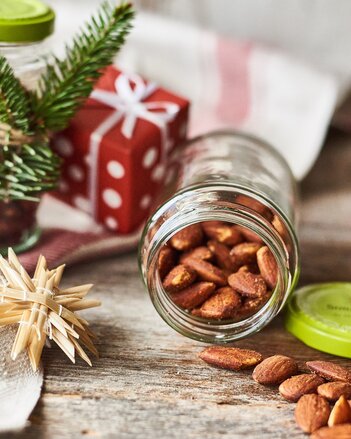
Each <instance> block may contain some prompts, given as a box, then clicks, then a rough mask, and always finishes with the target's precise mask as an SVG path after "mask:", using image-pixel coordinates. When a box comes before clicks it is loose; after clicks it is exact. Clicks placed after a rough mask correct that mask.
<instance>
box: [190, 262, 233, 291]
mask: <svg viewBox="0 0 351 439" xmlns="http://www.w3.org/2000/svg"><path fill="white" fill-rule="evenodd" d="M184 263H185V264H186V266H187V267H189V268H191V269H192V270H194V271H195V272H196V273H197V274H198V276H199V277H200V278H201V279H202V280H205V281H207V282H214V283H215V284H216V285H219V286H221V287H223V286H225V285H226V284H227V278H226V276H225V274H224V273H223V271H222V270H221V269H220V268H218V267H216V266H215V265H213V264H211V263H210V262H206V261H201V260H200V259H195V258H187V259H186V260H185V261H184Z"/></svg>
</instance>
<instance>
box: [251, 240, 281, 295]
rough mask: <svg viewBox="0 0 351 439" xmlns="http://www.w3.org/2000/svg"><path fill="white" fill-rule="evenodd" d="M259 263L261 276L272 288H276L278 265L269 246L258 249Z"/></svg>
mask: <svg viewBox="0 0 351 439" xmlns="http://www.w3.org/2000/svg"><path fill="white" fill-rule="evenodd" d="M256 256H257V265H258V268H259V269H260V273H261V276H262V277H263V279H264V280H265V282H266V284H267V285H268V287H269V288H271V289H272V290H273V289H274V288H275V286H276V284H277V279H278V267H277V263H276V260H275V258H274V256H273V255H272V252H271V251H270V250H269V248H268V247H267V246H264V247H261V248H260V249H259V250H258V251H257V255H256Z"/></svg>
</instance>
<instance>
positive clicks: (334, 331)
mask: <svg viewBox="0 0 351 439" xmlns="http://www.w3.org/2000/svg"><path fill="white" fill-rule="evenodd" d="M285 326H286V329H287V330H288V331H289V332H291V333H292V334H293V335H295V337H297V338H298V339H300V340H301V341H303V342H304V343H305V344H307V345H308V346H311V347H312V348H315V349H318V350H320V351H323V352H327V353H329V354H333V355H338V356H341V357H347V358H351V283H343V282H335V283H328V284H316V285H309V286H306V287H304V288H300V289H299V290H297V291H296V292H295V293H294V294H293V295H292V297H291V298H290V300H289V302H288V305H287V311H286V318H285Z"/></svg>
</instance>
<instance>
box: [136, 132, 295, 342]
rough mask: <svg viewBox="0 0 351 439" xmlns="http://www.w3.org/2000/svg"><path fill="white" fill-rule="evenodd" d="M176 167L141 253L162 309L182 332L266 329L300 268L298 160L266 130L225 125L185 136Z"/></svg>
mask: <svg viewBox="0 0 351 439" xmlns="http://www.w3.org/2000/svg"><path fill="white" fill-rule="evenodd" d="M167 176H168V181H167V182H166V185H165V190H164V193H163V194H162V196H161V199H160V200H158V201H156V203H155V206H157V207H155V209H154V213H153V214H152V216H151V217H150V219H149V221H148V223H147V225H146V227H145V229H144V233H143V236H142V240H141V244H140V253H139V260H140V268H141V273H142V276H143V279H144V282H145V284H146V286H147V289H148V291H149V294H150V297H151V300H152V302H153V304H154V306H155V308H156V310H157V311H158V313H159V314H160V315H161V317H162V318H163V319H164V320H165V321H166V322H167V323H168V324H169V325H170V326H171V327H172V328H174V329H175V330H177V331H178V332H180V333H181V334H183V335H186V336H188V337H191V338H194V339H196V340H200V341H205V342H211V343H216V342H217V343H221V342H230V341H233V340H236V339H238V338H241V337H244V336H246V335H249V334H252V333H254V332H256V331H258V330H260V329H261V328H263V327H264V326H265V325H267V324H268V323H269V322H270V321H271V320H272V319H273V318H274V317H275V316H276V315H277V314H278V313H279V311H280V310H281V309H282V307H283V306H284V304H285V302H286V300H287V298H288V296H289V294H290V292H291V291H292V290H293V288H294V286H295V285H296V282H297V279H298V275H299V251H298V241H297V238H296V233H295V227H296V208H297V193H296V184H295V180H294V177H293V175H292V173H291V171H290V168H289V166H288V164H287V163H286V161H285V160H284V159H283V158H282V157H281V155H280V154H279V153H278V152H277V151H276V150H275V149H274V148H272V147H271V146H270V145H268V144H266V143H265V142H263V141H261V140H260V139H257V138H254V137H251V136H249V135H246V134H242V133H238V132H231V131H220V132H213V133H211V134H208V135H204V136H200V137H197V138H195V139H193V140H190V141H189V142H188V143H187V144H185V145H184V147H183V148H181V149H180V150H178V151H177V152H176V153H175V154H174V156H173V158H172V160H171V163H170V164H169V169H168V171H167Z"/></svg>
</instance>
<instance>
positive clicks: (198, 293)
mask: <svg viewBox="0 0 351 439" xmlns="http://www.w3.org/2000/svg"><path fill="white" fill-rule="evenodd" d="M215 289H216V285H215V284H214V283H212V282H197V283H194V284H192V285H190V287H187V288H184V289H183V290H181V291H179V292H178V293H173V294H172V295H171V298H172V300H173V302H174V303H175V304H176V305H178V306H180V307H181V308H184V309H189V310H191V309H193V308H195V307H197V306H200V305H201V304H202V303H203V302H205V300H207V299H208V298H209V297H210V296H211V295H212V294H213V293H214V291H215Z"/></svg>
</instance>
